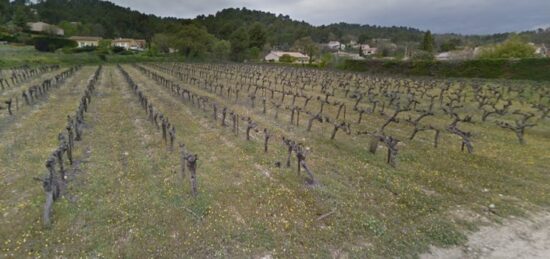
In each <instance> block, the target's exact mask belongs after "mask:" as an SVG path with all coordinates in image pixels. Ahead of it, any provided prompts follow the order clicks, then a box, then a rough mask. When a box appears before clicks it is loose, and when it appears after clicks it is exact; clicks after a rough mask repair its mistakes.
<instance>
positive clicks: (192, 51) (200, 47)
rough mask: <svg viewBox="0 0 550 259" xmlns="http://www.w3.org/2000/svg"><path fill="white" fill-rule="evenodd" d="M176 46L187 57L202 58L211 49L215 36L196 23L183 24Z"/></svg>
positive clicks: (177, 35)
mask: <svg viewBox="0 0 550 259" xmlns="http://www.w3.org/2000/svg"><path fill="white" fill-rule="evenodd" d="M175 36H176V38H175V46H176V47H177V49H178V50H179V51H180V53H181V54H183V55H185V56H186V57H193V58H202V57H204V56H205V55H206V54H207V53H208V51H209V50H210V49H211V47H212V44H213V42H214V40H215V37H214V36H213V35H211V34H209V33H208V32H207V31H206V29H205V28H203V27H198V26H197V25H194V24H189V25H185V26H183V27H182V28H181V29H180V30H179V31H178V32H177V33H176V35H175Z"/></svg>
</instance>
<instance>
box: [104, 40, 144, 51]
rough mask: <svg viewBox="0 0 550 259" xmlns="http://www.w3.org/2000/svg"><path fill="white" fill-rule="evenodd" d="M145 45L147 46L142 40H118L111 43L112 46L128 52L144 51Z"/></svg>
mask: <svg viewBox="0 0 550 259" xmlns="http://www.w3.org/2000/svg"><path fill="white" fill-rule="evenodd" d="M145 44H146V41H145V40H141V39H123V38H118V39H114V40H112V41H111V46H113V47H121V48H124V49H126V50H144V49H145Z"/></svg>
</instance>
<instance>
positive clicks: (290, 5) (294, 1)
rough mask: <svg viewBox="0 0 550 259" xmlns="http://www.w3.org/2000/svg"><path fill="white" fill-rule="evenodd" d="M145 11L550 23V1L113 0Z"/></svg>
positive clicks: (480, 27)
mask: <svg viewBox="0 0 550 259" xmlns="http://www.w3.org/2000/svg"><path fill="white" fill-rule="evenodd" d="M111 1H112V2H114V3H116V4H119V5H122V6H125V7H130V8H132V9H137V10H139V11H141V12H145V13H153V14H156V15H160V16H172V17H179V18H194V17H196V16H197V15H200V14H206V15H207V14H214V13H216V12H217V11H219V10H221V9H223V8H228V7H246V8H249V9H256V10H262V11H268V12H271V13H276V14H280V13H282V14H285V15H286V14H288V15H290V17H291V18H292V19H295V20H304V21H306V22H309V23H311V24H314V25H321V24H330V23H336V22H348V23H359V24H375V25H401V26H411V27H416V28H420V29H430V30H432V31H434V32H437V33H444V32H455V33H463V34H488V33H498V32H509V31H523V30H531V29H536V28H539V27H550V0H201V1H195V0H154V1H153V0H111Z"/></svg>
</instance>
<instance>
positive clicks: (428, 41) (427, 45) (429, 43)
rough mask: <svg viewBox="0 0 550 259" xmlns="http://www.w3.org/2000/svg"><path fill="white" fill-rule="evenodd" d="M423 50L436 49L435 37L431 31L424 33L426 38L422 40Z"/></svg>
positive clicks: (431, 50)
mask: <svg viewBox="0 0 550 259" xmlns="http://www.w3.org/2000/svg"><path fill="white" fill-rule="evenodd" d="M422 50H424V51H426V52H433V51H434V38H433V36H432V32H431V31H427V32H426V33H425V34H424V40H422Z"/></svg>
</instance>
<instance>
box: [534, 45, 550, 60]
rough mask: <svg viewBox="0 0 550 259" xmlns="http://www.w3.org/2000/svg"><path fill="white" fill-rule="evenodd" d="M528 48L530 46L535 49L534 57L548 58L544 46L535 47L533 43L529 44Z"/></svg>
mask: <svg viewBox="0 0 550 259" xmlns="http://www.w3.org/2000/svg"><path fill="white" fill-rule="evenodd" d="M529 45H530V46H532V47H533V48H534V49H535V55H537V56H539V57H547V56H548V54H549V53H548V49H547V48H546V46H545V45H544V44H540V45H537V44H535V43H532V42H530V43H529Z"/></svg>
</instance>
